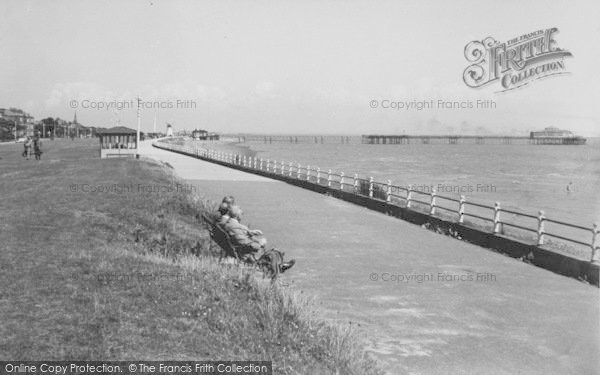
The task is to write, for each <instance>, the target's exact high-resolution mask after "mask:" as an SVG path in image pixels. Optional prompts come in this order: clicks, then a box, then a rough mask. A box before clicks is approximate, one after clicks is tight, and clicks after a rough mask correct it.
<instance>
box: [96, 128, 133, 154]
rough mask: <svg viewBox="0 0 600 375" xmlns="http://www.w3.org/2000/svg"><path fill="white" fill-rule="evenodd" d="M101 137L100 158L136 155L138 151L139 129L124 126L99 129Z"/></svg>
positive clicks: (98, 132)
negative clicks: (137, 136) (137, 137)
mask: <svg viewBox="0 0 600 375" xmlns="http://www.w3.org/2000/svg"><path fill="white" fill-rule="evenodd" d="M96 133H97V134H98V137H99V138H100V158H110V157H128V156H131V157H135V156H136V154H137V153H138V149H137V147H138V145H137V141H136V135H137V131H136V130H135V129H130V128H126V127H124V126H115V127H114V128H110V129H98V130H97V131H96Z"/></svg>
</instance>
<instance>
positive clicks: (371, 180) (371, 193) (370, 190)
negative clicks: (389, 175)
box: [369, 177, 373, 198]
mask: <svg viewBox="0 0 600 375" xmlns="http://www.w3.org/2000/svg"><path fill="white" fill-rule="evenodd" d="M369 198H373V177H369Z"/></svg>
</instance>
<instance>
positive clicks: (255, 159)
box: [254, 156, 258, 169]
mask: <svg viewBox="0 0 600 375" xmlns="http://www.w3.org/2000/svg"><path fill="white" fill-rule="evenodd" d="M257 166H258V158H257V157H256V156H255V157H254V169H257V168H256V167H257Z"/></svg>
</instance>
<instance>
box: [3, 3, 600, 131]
mask: <svg viewBox="0 0 600 375" xmlns="http://www.w3.org/2000/svg"><path fill="white" fill-rule="evenodd" d="M599 4H600V1H597V0H589V1H587V0H586V1H548V0H539V1H538V0H535V1H526V2H523V1H502V2H499V1H482V0H476V1H451V2H450V1H441V0H440V1H284V0H277V1H259V2H249V1H194V2H192V1H171V2H166V1H156V0H152V1H128V2H122V1H95V2H88V1H56V2H46V1H7V0H3V1H2V3H1V4H0V18H1V19H0V21H1V22H0V67H1V68H2V74H0V86H1V87H2V89H1V90H0V107H5V108H6V107H18V108H22V109H24V110H26V111H28V112H29V113H31V114H32V115H33V116H35V117H36V119H41V118H43V117H47V116H52V117H61V118H65V119H72V118H73V114H74V109H73V108H72V107H73V106H74V105H73V101H75V102H76V106H77V107H78V108H77V117H78V120H79V122H81V123H83V124H84V125H90V126H113V125H114V123H115V121H116V119H117V118H119V119H120V121H121V124H124V125H127V126H131V127H135V124H136V120H135V116H136V111H135V109H128V110H121V111H115V110H96V109H91V108H82V106H83V103H84V101H86V102H85V103H87V104H88V105H90V103H92V102H98V101H129V100H132V99H134V98H135V97H136V96H138V95H139V96H140V97H141V98H142V100H144V101H148V102H150V101H152V102H156V101H158V102H163V103H171V104H172V105H174V106H176V105H177V100H181V101H182V103H185V101H191V102H193V103H195V104H196V105H195V107H196V108H189V109H185V108H172V109H168V108H167V109H144V110H143V111H142V130H145V131H151V130H152V128H153V121H154V117H155V116H156V119H157V120H156V121H157V124H158V128H159V130H164V124H165V123H166V122H170V123H172V124H173V126H174V127H175V129H176V130H178V129H183V128H187V129H194V128H204V129H208V130H211V131H217V132H247V133H261V132H268V133H344V134H361V133H396V132H406V133H407V134H409V133H427V132H438V133H447V132H449V131H458V130H459V129H461V127H462V129H466V130H467V131H470V130H471V129H474V128H477V127H479V126H483V127H486V128H487V129H489V130H491V131H493V132H498V133H507V132H511V131H529V130H534V129H539V128H543V127H545V126H550V125H554V126H558V127H561V128H567V129H571V130H573V131H576V132H577V133H580V134H583V135H587V136H600V110H599V107H600V85H599V84H600V80H599V73H598V70H599V67H598V62H599V61H600V48H599V47H598V46H599V45H600V5H599ZM551 27H557V28H558V29H559V31H560V32H559V33H558V34H557V35H556V38H555V39H556V42H557V44H558V46H559V47H560V48H563V49H566V50H569V51H570V52H571V53H572V54H573V57H572V58H568V59H566V60H565V65H566V70H567V71H569V72H570V74H569V75H562V76H557V77H550V78H546V79H543V80H539V81H536V82H534V83H532V84H530V85H527V86H526V87H524V88H522V89H519V90H514V91H509V92H504V93H497V91H499V90H500V89H501V88H500V86H499V84H493V85H490V86H488V87H483V88H479V89H472V88H469V87H467V86H466V85H465V84H464V82H463V78H462V77H463V71H464V70H465V68H466V67H467V66H468V65H469V63H468V61H467V60H466V59H465V57H464V48H465V45H466V44H467V43H469V42H470V41H472V40H482V39H484V38H486V37H489V36H492V37H494V38H495V39H497V40H499V41H501V42H504V41H507V40H509V39H512V38H515V37H518V36H520V35H523V34H527V33H530V32H533V31H535V30H539V29H547V28H551ZM431 99H433V100H436V101H437V100H439V99H442V100H448V101H476V100H478V99H481V100H484V99H489V100H494V101H495V102H496V104H497V107H496V108H495V109H488V110H483V109H448V110H439V109H425V110H422V111H416V110H411V111H406V110H404V111H396V110H392V109H383V108H381V107H379V108H375V109H373V108H371V106H370V102H371V101H372V100H377V101H379V102H380V103H381V100H391V101H411V100H431ZM191 102H190V103H191ZM192 107H193V105H192Z"/></svg>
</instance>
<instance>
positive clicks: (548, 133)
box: [529, 126, 574, 138]
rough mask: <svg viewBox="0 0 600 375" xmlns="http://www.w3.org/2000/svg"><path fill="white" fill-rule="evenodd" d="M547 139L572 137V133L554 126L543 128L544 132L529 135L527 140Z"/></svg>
mask: <svg viewBox="0 0 600 375" xmlns="http://www.w3.org/2000/svg"><path fill="white" fill-rule="evenodd" d="M547 137H559V138H567V137H574V135H573V132H571V131H569V130H562V129H559V128H556V127H554V126H549V127H547V128H544V130H541V131H537V132H531V133H529V138H547Z"/></svg>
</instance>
